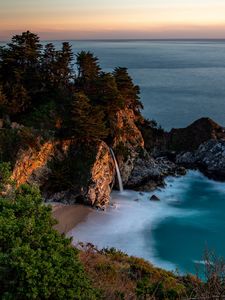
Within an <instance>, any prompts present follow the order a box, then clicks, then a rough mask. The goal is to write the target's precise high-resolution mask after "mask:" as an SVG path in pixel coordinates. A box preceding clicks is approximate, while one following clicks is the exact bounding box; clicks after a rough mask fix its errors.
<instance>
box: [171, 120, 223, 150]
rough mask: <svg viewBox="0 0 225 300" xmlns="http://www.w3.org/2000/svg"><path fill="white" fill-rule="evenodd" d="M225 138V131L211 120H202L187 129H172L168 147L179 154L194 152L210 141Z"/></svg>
mask: <svg viewBox="0 0 225 300" xmlns="http://www.w3.org/2000/svg"><path fill="white" fill-rule="evenodd" d="M221 138H225V129H224V128H223V127H222V126H220V125H219V124H217V123H216V122H214V121H213V120H212V119H210V118H201V119H198V120H197V121H195V122H194V123H192V124H191V125H189V126H187V127H186V128H179V129H172V130H171V131H170V132H169V134H168V135H167V145H168V148H169V149H171V150H175V151H177V152H181V151H194V150H196V149H197V148H198V147H199V146H200V145H201V144H202V143H204V142H206V141H208V140H211V139H213V140H219V139H221Z"/></svg>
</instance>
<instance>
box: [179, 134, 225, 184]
mask: <svg viewBox="0 0 225 300" xmlns="http://www.w3.org/2000/svg"><path fill="white" fill-rule="evenodd" d="M176 162H177V164H180V165H185V166H186V167H188V168H198V169H200V170H201V171H202V172H203V173H205V174H206V175H207V176H209V177H211V178H214V179H219V180H225V140H222V139H220V140H215V139H214V140H209V141H207V142H205V143H202V144H201V145H200V146H199V147H198V149H197V150H195V151H192V152H184V153H181V154H179V155H178V156H177V158H176Z"/></svg>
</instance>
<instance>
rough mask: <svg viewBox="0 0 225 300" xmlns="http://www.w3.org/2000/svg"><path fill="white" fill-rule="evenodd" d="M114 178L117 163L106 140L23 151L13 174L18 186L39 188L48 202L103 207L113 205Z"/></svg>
mask: <svg viewBox="0 0 225 300" xmlns="http://www.w3.org/2000/svg"><path fill="white" fill-rule="evenodd" d="M114 177H115V166H114V162H113V160H112V157H111V154H110V150H109V147H108V146H107V145H106V144H105V143H104V142H103V141H92V142H91V143H90V144H85V145H81V144H77V143H76V142H75V141H73V140H65V141H54V140H53V141H47V142H45V143H44V144H43V145H41V146H39V147H37V148H36V147H28V149H26V150H24V149H20V150H19V151H18V154H17V158H16V163H15V166H14V168H13V174H12V179H13V180H15V182H16V184H17V186H19V185H20V184H24V183H30V184H35V185H37V186H38V187H39V188H40V189H41V191H42V193H43V196H44V197H45V199H46V200H47V201H48V200H51V201H60V202H64V203H75V202H77V201H79V202H82V203H86V204H88V205H91V206H99V207H102V206H104V205H107V204H108V203H109V199H110V193H111V188H112V184H113V181H114Z"/></svg>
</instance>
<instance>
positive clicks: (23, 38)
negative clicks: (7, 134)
mask: <svg viewBox="0 0 225 300" xmlns="http://www.w3.org/2000/svg"><path fill="white" fill-rule="evenodd" d="M41 48H42V45H41V44H40V43H39V38H38V36H37V35H36V34H33V33H31V32H29V31H27V32H23V33H22V34H21V35H15V36H14V37H13V38H12V40H11V43H9V44H7V46H6V47H1V48H0V82H1V85H2V89H3V93H4V95H5V97H6V101H5V104H4V110H5V111H6V112H7V113H10V114H17V113H20V112H23V111H25V110H26V109H27V107H29V105H30V99H31V98H32V97H34V96H35V94H36V93H37V92H38V90H39V88H40V65H39V58H40V53H41ZM15 86H16V87H15ZM18 91H20V92H18Z"/></svg>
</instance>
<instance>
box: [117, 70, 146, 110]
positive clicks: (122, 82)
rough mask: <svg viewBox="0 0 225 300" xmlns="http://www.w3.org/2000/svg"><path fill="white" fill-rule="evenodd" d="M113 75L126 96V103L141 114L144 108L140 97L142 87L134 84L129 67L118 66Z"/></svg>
mask: <svg viewBox="0 0 225 300" xmlns="http://www.w3.org/2000/svg"><path fill="white" fill-rule="evenodd" d="M113 76H114V78H115V80H116V84H117V88H118V90H119V91H120V93H121V95H122V97H123V98H124V101H125V105H126V106H127V107H129V108H131V109H133V110H134V111H135V112H136V113H137V114H140V109H142V108H143V105H142V103H141V101H140V97H139V94H140V89H139V86H137V85H134V84H133V81H132V79H131V77H130V76H129V74H128V72H127V68H120V67H119V68H116V69H115V70H114V72H113Z"/></svg>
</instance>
